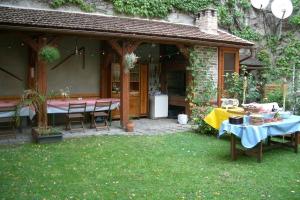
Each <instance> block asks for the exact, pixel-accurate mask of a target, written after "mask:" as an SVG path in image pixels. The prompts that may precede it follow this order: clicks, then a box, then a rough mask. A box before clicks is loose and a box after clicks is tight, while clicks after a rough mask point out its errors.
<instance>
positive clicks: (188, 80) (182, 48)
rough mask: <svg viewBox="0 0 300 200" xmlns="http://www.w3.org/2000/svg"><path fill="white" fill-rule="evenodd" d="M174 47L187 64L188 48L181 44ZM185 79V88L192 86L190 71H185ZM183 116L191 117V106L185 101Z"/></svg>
mask: <svg viewBox="0 0 300 200" xmlns="http://www.w3.org/2000/svg"><path fill="white" fill-rule="evenodd" d="M176 46H177V48H178V50H179V51H180V53H181V54H182V55H183V57H184V58H185V60H186V61H187V63H189V59H190V54H189V47H187V46H185V45H182V44H177V45H176ZM185 78H186V87H190V85H191V84H192V74H191V72H190V70H187V69H186V77H185ZM185 114H187V115H188V116H190V115H191V106H190V102H189V101H186V106H185Z"/></svg>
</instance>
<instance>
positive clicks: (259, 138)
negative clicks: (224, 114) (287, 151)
mask: <svg viewBox="0 0 300 200" xmlns="http://www.w3.org/2000/svg"><path fill="white" fill-rule="evenodd" d="M299 131H300V116H295V115H293V116H291V117H290V118H288V119H284V120H281V121H277V122H270V123H264V124H262V125H258V126H256V125H249V124H239V125H236V124H230V123H229V122H228V120H227V121H224V122H223V123H222V126H221V128H220V130H219V136H221V135H223V134H225V133H230V134H231V139H230V141H231V142H230V154H231V159H232V160H236V159H237V154H238V153H243V154H249V155H255V156H256V157H257V161H258V162H261V160H262V153H263V150H267V149H272V148H277V147H289V148H293V149H294V151H295V153H297V152H298V143H299V141H298V140H299V139H298V135H299ZM287 135H288V136H290V137H289V140H286V139H287V137H286V136H287ZM273 137H286V138H285V140H283V139H282V142H281V141H280V140H277V141H275V140H272V138H273ZM237 138H240V140H241V144H242V146H243V147H244V148H243V150H241V149H238V148H237V145H236V143H237V141H236V140H237ZM264 140H266V141H267V142H266V145H263V141H264Z"/></svg>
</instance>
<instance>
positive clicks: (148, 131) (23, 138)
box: [0, 118, 191, 145]
mask: <svg viewBox="0 0 300 200" xmlns="http://www.w3.org/2000/svg"><path fill="white" fill-rule="evenodd" d="M133 121H134V123H135V130H134V132H132V133H128V132H126V131H125V130H124V129H122V128H121V125H120V121H118V120H116V121H112V125H111V127H110V130H109V131H108V130H107V129H103V130H99V131H96V129H90V128H89V126H90V124H85V127H86V129H85V132H83V131H76V132H75V131H72V132H71V131H66V130H64V126H59V127H58V128H60V129H62V130H63V131H62V132H63V138H64V139H70V138H79V137H88V136H100V135H160V134H171V133H177V132H185V131H189V130H191V125H189V124H188V125H180V124H178V123H177V121H176V120H175V119H156V120H152V119H146V118H141V119H135V120H133ZM30 141H31V128H25V129H24V130H23V131H22V133H20V132H17V134H16V138H14V137H8V138H7V137H6V138H1V137H0V144H2V145H3V144H20V143H28V142H30Z"/></svg>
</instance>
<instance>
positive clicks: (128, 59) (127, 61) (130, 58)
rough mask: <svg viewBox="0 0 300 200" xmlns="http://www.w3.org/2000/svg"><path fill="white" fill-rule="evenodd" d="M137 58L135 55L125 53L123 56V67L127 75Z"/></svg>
mask: <svg viewBox="0 0 300 200" xmlns="http://www.w3.org/2000/svg"><path fill="white" fill-rule="evenodd" d="M137 59H138V57H137V56H136V55H135V53H127V54H125V58H124V66H125V72H126V73H128V72H129V70H131V69H133V68H134V66H135V64H136V62H137Z"/></svg>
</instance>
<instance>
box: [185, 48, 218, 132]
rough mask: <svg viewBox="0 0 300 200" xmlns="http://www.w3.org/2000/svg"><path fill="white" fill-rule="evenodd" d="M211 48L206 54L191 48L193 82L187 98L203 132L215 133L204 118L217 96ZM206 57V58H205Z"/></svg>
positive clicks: (196, 123) (193, 115)
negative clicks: (211, 66) (212, 69)
mask: <svg viewBox="0 0 300 200" xmlns="http://www.w3.org/2000/svg"><path fill="white" fill-rule="evenodd" d="M211 51H212V50H211V49H209V48H208V49H207V51H206V53H207V55H206V56H203V55H200V54H199V51H198V50H197V49H190V57H189V63H190V65H189V67H188V70H190V72H191V75H192V77H193V78H192V84H191V85H190V87H189V88H188V89H187V92H188V95H187V99H188V101H189V102H190V106H191V110H192V114H191V117H192V119H193V122H194V124H195V125H196V126H197V129H198V130H199V131H201V133H207V131H209V132H210V133H214V132H215V131H214V130H213V129H212V128H211V127H210V126H209V125H207V124H206V123H205V122H204V121H203V119H204V117H205V116H206V115H207V114H208V113H209V112H210V111H211V103H210V102H211V101H212V100H213V99H214V98H215V96H216V88H215V85H214V82H213V77H212V75H211V73H210V70H209V65H208V63H209V61H210V57H211V54H212V52H211ZM204 57H206V58H204Z"/></svg>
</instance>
